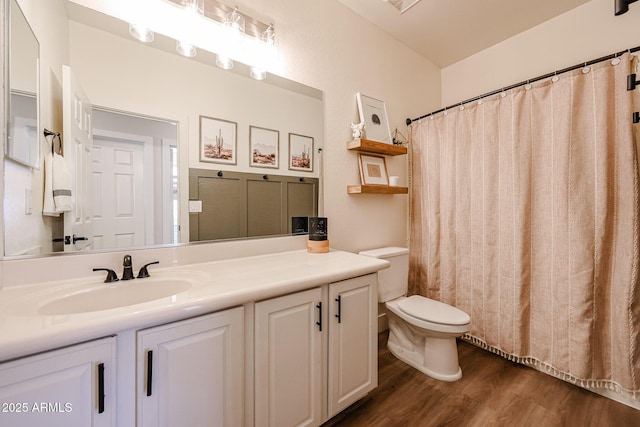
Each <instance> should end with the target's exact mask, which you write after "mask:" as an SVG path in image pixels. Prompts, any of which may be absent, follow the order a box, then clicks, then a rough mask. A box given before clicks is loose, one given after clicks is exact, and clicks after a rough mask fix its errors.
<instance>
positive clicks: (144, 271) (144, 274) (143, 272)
mask: <svg viewBox="0 0 640 427" xmlns="http://www.w3.org/2000/svg"><path fill="white" fill-rule="evenodd" d="M153 264H160V261H154V262H150V263H149V264H145V265H143V266H142V267H141V268H140V272H139V273H138V279H144V278H145V277H149V276H150V274H149V271H148V270H147V267H149V266H150V265H153Z"/></svg>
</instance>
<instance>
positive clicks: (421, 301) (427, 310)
mask: <svg viewBox="0 0 640 427" xmlns="http://www.w3.org/2000/svg"><path fill="white" fill-rule="evenodd" d="M398 307H399V308H400V310H402V311H404V312H405V313H407V314H408V315H409V316H413V317H416V318H418V319H422V320H426V321H427V322H432V323H439V324H442V325H466V324H467V323H469V322H471V317H469V315H468V314H467V313H465V312H464V311H462V310H459V309H457V308H455V307H452V306H450V305H448V304H445V303H442V302H440V301H435V300H432V299H429V298H425V297H423V296H420V295H413V296H410V297H409V298H405V299H403V300H402V301H399V302H398Z"/></svg>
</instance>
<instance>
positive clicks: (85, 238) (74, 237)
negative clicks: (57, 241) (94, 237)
mask: <svg viewBox="0 0 640 427" xmlns="http://www.w3.org/2000/svg"><path fill="white" fill-rule="evenodd" d="M78 240H89V238H88V237H78V236H76V235H75V234H74V235H73V244H74V245H75V244H76V242H77V241H78Z"/></svg>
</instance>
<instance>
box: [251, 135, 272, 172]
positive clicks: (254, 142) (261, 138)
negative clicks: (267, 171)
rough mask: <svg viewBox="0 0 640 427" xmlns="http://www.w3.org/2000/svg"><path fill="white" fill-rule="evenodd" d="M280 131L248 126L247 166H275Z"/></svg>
mask: <svg viewBox="0 0 640 427" xmlns="http://www.w3.org/2000/svg"><path fill="white" fill-rule="evenodd" d="M279 142H280V132H279V131H277V130H273V129H266V128H261V127H257V126H249V148H250V150H249V153H250V156H251V158H250V159H249V166H252V167H259V168H277V167H278V157H279V147H278V146H279Z"/></svg>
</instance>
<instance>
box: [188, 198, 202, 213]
mask: <svg viewBox="0 0 640 427" xmlns="http://www.w3.org/2000/svg"><path fill="white" fill-rule="evenodd" d="M200 212H202V200H189V213H200Z"/></svg>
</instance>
